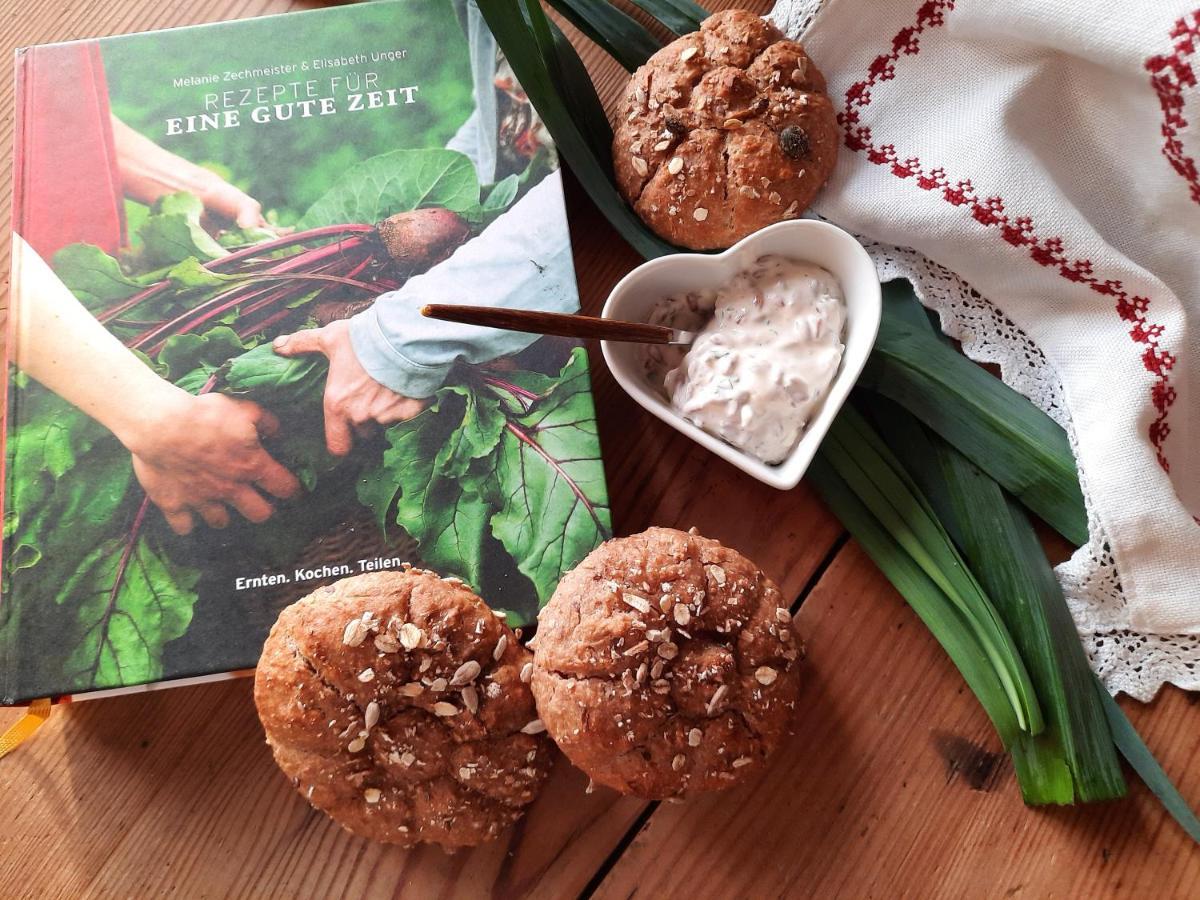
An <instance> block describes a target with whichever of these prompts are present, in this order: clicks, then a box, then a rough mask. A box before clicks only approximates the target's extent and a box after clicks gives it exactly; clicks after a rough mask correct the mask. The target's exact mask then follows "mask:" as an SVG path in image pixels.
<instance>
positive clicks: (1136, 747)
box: [1095, 678, 1200, 844]
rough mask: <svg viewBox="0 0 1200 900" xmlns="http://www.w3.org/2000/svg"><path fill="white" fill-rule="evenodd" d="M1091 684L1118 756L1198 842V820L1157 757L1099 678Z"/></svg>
mask: <svg viewBox="0 0 1200 900" xmlns="http://www.w3.org/2000/svg"><path fill="white" fill-rule="evenodd" d="M1095 685H1096V691H1097V692H1098V693H1099V695H1100V702H1101V703H1102V704H1103V706H1104V712H1105V713H1106V714H1107V715H1108V724H1109V727H1110V728H1111V729H1112V738H1113V741H1114V742H1115V743H1116V745H1117V749H1118V750H1120V751H1121V755H1122V756H1124V757H1125V761H1126V762H1128V763H1129V765H1130V766H1131V767H1132V768H1133V771H1135V772H1137V773H1138V777H1140V778H1141V779H1142V781H1143V782H1145V784H1146V787H1148V788H1150V790H1151V791H1152V792H1153V794H1154V796H1155V797H1157V798H1158V801H1159V802H1160V803H1161V804H1162V805H1163V806H1164V807H1165V808H1166V810H1167V812H1169V813H1170V814H1171V818H1173V819H1174V820H1175V821H1176V822H1178V823H1179V826H1180V827H1181V828H1182V829H1183V830H1184V831H1186V832H1187V833H1188V836H1189V837H1190V838H1191V839H1192V840H1193V841H1195V842H1196V843H1197V844H1200V819H1198V818H1197V817H1196V813H1195V812H1193V811H1192V808H1191V807H1190V806H1188V802H1187V801H1186V800H1184V799H1183V795H1182V794H1180V793H1179V789H1178V788H1176V787H1175V785H1174V784H1172V783H1171V779H1170V778H1168V777H1167V773H1166V772H1164V771H1163V767H1162V766H1160V765H1159V764H1158V760H1157V759H1155V758H1154V754H1153V753H1151V752H1150V748H1149V747H1147V746H1146V742H1145V741H1143V740H1142V736H1141V735H1140V734H1138V733H1137V729H1135V728H1134V727H1133V723H1132V722H1130V721H1129V719H1127V718H1126V717H1125V713H1124V712H1123V711H1122V710H1121V707H1120V706H1118V705H1117V701H1116V700H1114V699H1113V698H1112V696H1111V695H1110V694H1109V693H1108V691H1107V689H1105V687H1104V685H1103V684H1102V683H1101V682H1100V679H1099V678H1096V679H1095Z"/></svg>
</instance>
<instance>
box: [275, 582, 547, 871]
mask: <svg viewBox="0 0 1200 900" xmlns="http://www.w3.org/2000/svg"><path fill="white" fill-rule="evenodd" d="M530 665H531V654H530V653H529V651H528V650H526V649H525V648H524V647H522V646H521V644H520V643H519V641H518V640H517V635H516V634H515V633H514V632H513V630H512V629H511V628H509V627H508V626H507V625H506V624H504V622H503V620H502V619H501V618H500V617H498V616H497V615H496V614H495V613H493V612H492V611H491V610H490V609H489V608H488V607H487V605H486V604H485V603H484V602H483V601H482V600H481V599H480V598H479V597H477V596H476V595H475V594H473V593H472V592H471V591H470V590H468V589H467V588H466V587H465V586H464V585H463V584H462V582H461V581H458V580H457V579H453V578H446V579H443V578H439V577H438V576H437V575H435V574H434V573H432V572H426V571H422V570H419V569H412V568H408V569H405V570H403V571H391V572H376V573H371V574H367V575H357V576H354V577H351V578H344V579H342V580H341V581H338V582H336V583H335V584H332V585H329V586H328V587H323V588H320V589H319V590H317V591H315V592H314V593H312V594H310V595H309V596H307V597H305V598H303V599H302V600H299V601H297V602H296V603H294V604H292V605H291V606H289V607H287V608H286V609H285V610H284V611H283V612H282V613H280V615H279V620H278V621H277V622H276V623H275V626H274V627H273V628H272V629H271V634H270V636H269V637H268V638H267V642H266V646H265V647H264V648H263V653H262V658H261V660H260V661H259V664H258V671H257V673H256V674H255V678H254V702H255V704H256V705H257V707H258V715H259V718H260V719H261V720H262V723H263V728H264V729H265V730H266V734H267V743H268V744H269V745H270V746H271V750H272V752H273V753H274V754H275V761H276V762H277V763H278V764H279V767H280V768H281V769H283V771H284V773H285V774H286V775H288V776H289V777H290V778H291V779H292V783H293V784H294V785H295V787H296V789H297V790H298V791H300V793H301V794H302V795H303V796H304V797H305V798H306V799H307V800H308V801H309V803H311V804H312V805H313V806H315V807H316V808H317V809H319V810H321V811H322V812H325V813H327V814H328V815H329V816H331V817H332V818H333V819H334V820H335V821H336V822H338V823H339V824H340V825H341V826H342V827H343V828H345V829H347V830H348V831H351V832H353V833H355V834H358V835H362V836H363V837H367V838H371V839H372V840H377V841H385V842H388V843H393V844H401V845H404V846H411V845H413V844H416V843H419V842H422V841H429V842H433V843H437V844H441V845H443V846H444V847H446V848H455V847H462V846H469V845H473V844H478V843H480V842H482V841H485V840H488V839H489V838H493V837H495V836H496V835H497V834H499V833H500V831H501V830H502V829H504V828H505V827H507V826H508V825H510V824H512V823H513V822H515V821H516V820H517V819H518V818H520V816H521V814H522V812H523V811H524V809H525V807H526V806H527V805H528V804H529V803H530V802H531V801H532V800H533V798H534V796H535V795H536V794H537V792H538V790H539V789H540V788H541V786H542V783H543V782H544V781H545V778H546V775H547V773H548V771H549V766H550V761H551V758H552V752H553V751H552V747H553V745H552V744H551V743H550V741H549V739H548V738H547V737H546V735H545V734H544V733H543V732H544V726H543V725H542V723H541V722H540V721H539V720H538V718H537V714H536V712H535V709H534V703H533V696H532V694H531V693H530V689H529V685H528V683H527V681H528V679H529V675H530V671H529V669H528V668H527V667H529V666H530ZM523 674H524V680H522V675H523Z"/></svg>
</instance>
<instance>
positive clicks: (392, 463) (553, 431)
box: [359, 348, 612, 603]
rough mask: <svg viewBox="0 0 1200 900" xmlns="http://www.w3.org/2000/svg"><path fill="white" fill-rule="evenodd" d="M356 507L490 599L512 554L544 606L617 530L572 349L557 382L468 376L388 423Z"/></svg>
mask: <svg viewBox="0 0 1200 900" xmlns="http://www.w3.org/2000/svg"><path fill="white" fill-rule="evenodd" d="M386 437H387V441H388V444H389V447H388V449H387V450H386V451H385V452H384V454H383V458H382V460H381V461H380V463H379V465H378V466H377V467H376V468H375V469H373V470H372V471H369V472H367V473H365V474H364V476H363V478H362V479H361V481H360V482H359V499H360V500H361V501H362V502H363V503H364V504H365V505H366V506H368V507H370V508H371V509H372V510H373V511H374V513H375V515H376V517H377V520H378V522H379V524H380V527H381V528H384V529H386V528H388V527H389V526H390V525H392V524H395V525H399V526H400V527H401V528H403V529H404V530H405V531H406V532H408V533H409V534H410V535H412V536H413V537H414V538H416V539H417V541H418V543H419V544H420V548H421V557H422V558H423V559H424V560H425V561H427V562H428V563H429V564H430V565H432V566H434V567H435V568H437V569H438V570H439V571H444V572H450V573H453V574H455V575H458V576H459V577H460V578H462V579H463V580H464V581H466V582H467V583H468V584H471V585H473V586H475V587H477V588H479V589H481V590H483V591H484V592H485V593H488V592H489V588H498V587H499V586H498V585H494V584H490V583H489V580H488V577H487V571H486V565H487V561H488V560H489V559H491V558H495V557H497V556H502V555H505V554H506V555H507V556H509V557H510V558H511V559H512V560H513V561H514V562H515V563H516V566H517V568H518V569H519V571H520V572H521V573H522V574H523V575H524V576H525V577H526V578H528V579H529V581H530V582H532V584H533V587H534V589H535V591H536V595H537V599H538V601H539V603H545V602H546V601H547V600H548V599H549V597H550V595H551V594H552V593H553V591H554V588H555V586H556V585H557V584H558V580H559V578H561V577H562V575H563V573H565V572H566V571H567V570H569V569H570V568H572V567H573V566H574V565H575V564H576V563H578V562H579V561H580V560H581V559H583V557H584V556H585V555H587V553H588V552H589V551H590V550H591V549H592V548H593V547H595V546H596V544H597V543H599V542H600V541H602V540H604V539H606V538H607V537H608V536H609V535H610V533H611V528H612V522H611V516H610V512H609V508H608V498H607V493H606V490H605V486H604V468H603V465H602V464H601V461H600V456H599V452H598V446H599V445H598V442H597V435H596V418H595V409H594V407H593V404H592V397H591V393H590V391H589V382H588V373H587V355H586V354H585V353H584V351H583V349H582V348H576V349H575V350H574V351H573V352H572V353H571V356H570V358H569V359H568V361H567V363H566V365H565V366H563V368H562V370H561V371H560V372H559V373H558V374H557V375H556V376H548V375H541V374H538V373H535V372H506V373H504V374H503V376H500V375H499V374H495V375H491V374H487V373H486V371H485V370H478V369H474V370H473V369H467V368H463V369H462V370H461V371H460V372H459V377H458V378H457V379H456V380H454V381H452V382H451V383H450V384H447V385H446V386H445V387H443V388H442V389H441V390H440V391H438V393H437V395H436V397H435V398H434V400H433V402H432V404H431V405H430V406H429V408H428V409H426V410H425V411H424V412H422V413H421V414H420V415H418V416H416V417H414V418H413V419H411V420H409V421H407V422H401V423H399V424H397V425H393V426H391V427H390V428H389V429H388V430H387V433H386Z"/></svg>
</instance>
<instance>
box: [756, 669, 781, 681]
mask: <svg viewBox="0 0 1200 900" xmlns="http://www.w3.org/2000/svg"><path fill="white" fill-rule="evenodd" d="M778 677H779V673H778V672H776V671H775V670H774V669H772V668H771V667H770V666H759V667H758V668H757V669H755V670H754V680H755V681H757V682H758V683H759V684H761V685H768V684H774V683H775V679H776V678H778Z"/></svg>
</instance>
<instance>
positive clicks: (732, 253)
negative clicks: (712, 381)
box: [601, 219, 882, 490]
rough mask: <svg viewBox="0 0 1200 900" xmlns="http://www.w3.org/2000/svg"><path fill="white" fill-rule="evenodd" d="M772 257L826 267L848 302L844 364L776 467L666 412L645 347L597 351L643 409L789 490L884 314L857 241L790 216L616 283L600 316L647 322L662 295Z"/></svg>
mask: <svg viewBox="0 0 1200 900" xmlns="http://www.w3.org/2000/svg"><path fill="white" fill-rule="evenodd" d="M772 254H773V255H778V256H785V257H787V258H789V259H795V260H800V261H802V262H808V263H813V264H815V265H818V266H821V267H822V268H824V269H827V270H828V271H829V272H830V273H832V274H833V276H834V277H835V278H836V279H837V280H838V283H839V284H840V285H841V287H842V294H843V296H844V297H845V298H846V333H845V336H844V337H845V346H846V349H845V352H844V353H843V354H842V364H841V366H840V367H839V368H838V372H837V375H836V376H835V377H834V380H833V384H831V385H830V386H829V391H828V393H827V394H826V396H825V401H824V402H823V403H822V404H821V406H820V407H819V409H818V410H817V412H816V414H815V415H814V416H813V417H812V419H811V420H809V423H808V427H807V428H806V429H805V431H804V434H803V435H802V436H801V438H800V441H799V443H797V444H796V447H795V449H793V450H792V452H791V454H790V455H789V456H788V457H787V459H785V460H783V461H782V462H779V463H775V464H770V463H765V462H763V461H762V460H760V459H757V458H755V457H753V456H751V455H750V454H748V453H746V452H744V451H742V450H740V449H738V448H737V447H734V446H733V445H732V444H728V443H726V442H725V441H723V440H721V439H720V438H719V437H716V436H714V435H711V434H709V433H708V432H707V431H704V430H703V429H701V428H699V427H697V426H696V425H693V424H692V423H691V422H689V421H688V420H687V419H685V418H684V417H683V416H681V415H680V414H679V413H678V412H676V411H675V410H674V409H672V407H671V404H670V403H669V402H668V400H667V398H666V396H665V394H664V393H663V392H662V389H661V388H660V387H659V386H657V385H655V384H654V383H652V382H651V380H650V375H649V373H648V371H647V367H646V356H645V354H646V347H645V345H642V344H633V343H623V342H618V341H602V342H601V346H602V347H603V350H604V359H605V361H606V362H607V363H608V367H609V369H611V370H612V373H613V377H615V378H616V379H617V383H618V384H620V385H621V387H622V388H624V389H625V391H626V393H628V394H629V395H630V396H631V397H633V399H634V400H636V401H637V402H638V403H640V404H641V405H642V406H643V407H645V408H646V409H647V410H649V411H650V412H651V413H653V414H654V415H656V416H658V418H660V419H662V420H663V421H664V422H666V423H667V424H668V425H670V426H671V427H672V428H675V429H677V430H678V431H682V432H683V433H684V434H686V435H687V436H688V437H690V438H691V439H692V440H694V441H696V442H697V443H698V444H701V445H703V446H704V447H707V448H708V449H709V450H711V451H712V452H713V453H715V454H717V456H720V457H721V458H722V459H725V460H728V461H729V462H731V463H733V464H734V465H735V466H737V467H738V468H739V469H741V470H742V471H744V472H748V473H749V474H751V475H753V476H754V477H755V478H757V479H758V480H759V481H764V482H766V483H767V484H769V485H771V486H772V487H776V488H779V489H780V490H789V489H791V488H794V487H795V486H796V485H797V484H799V482H800V479H801V478H803V477H804V472H805V470H806V469H807V468H808V465H809V463H810V462H812V458H813V456H814V454H816V452H817V447H818V446H819V445H820V443H821V441H822V439H824V437H825V432H827V431H828V430H829V426H830V424H831V423H832V422H833V418H834V416H836V415H837V413H838V410H839V409H841V407H842V404H843V403H844V402H845V400H846V397H847V395H849V393H850V388H851V387H853V386H854V382H855V381H857V380H858V376H859V374H860V373H861V372H862V368H863V365H864V364H865V363H866V361H867V356H868V355H869V354H870V352H871V347H872V346H873V345H874V343H875V336H876V334H878V332H879V317H880V314H881V312H882V300H881V296H880V289H879V276H878V275H877V274H876V272H875V265H874V263H872V262H871V258H870V257H869V256H868V255H867V251H866V250H864V249H863V247H862V245H861V244H860V243H859V242H858V241H857V240H855V239H854V238H853V237H852V236H851V235H849V234H847V233H846V232H845V231H842V229H840V228H838V227H837V226H835V225H830V224H829V223H827V222H821V221H818V220H816V219H793V220H791V221H787V222H779V223H778V224H776V225H771V226H768V227H767V228H764V229H762V230H761V231H756V232H755V233H754V234H752V235H749V236H748V237H745V238H743V239H742V240H740V241H738V242H737V243H736V244H734V245H733V246H732V247H730V248H729V249H728V250H725V251H724V252H722V253H717V254H711V255H710V254H705V253H677V254H673V255H670V256H661V257H659V258H657V259H652V260H650V261H648V262H645V263H643V264H642V265H640V266H638V267H637V268H636V269H634V270H633V271H632V272H630V273H629V274H628V275H626V276H625V277H624V278H622V279H621V280H620V282H618V284H617V286H616V287H615V288H613V290H612V293H611V294H609V295H608V300H607V302H605V304H604V311H603V313H602V315H603V316H604V317H605V318H606V319H622V320H624V321H629V322H645V321H647V319H649V318H650V315H651V313H652V311H653V310H654V308H655V306H657V305H658V304H659V303H660V302H661V301H662V300H664V299H665V298H668V297H682V296H684V295H686V294H687V293H689V292H691V291H706V290H713V289H716V288H719V287H721V286H722V285H725V284H728V283H729V281H730V280H731V279H732V278H733V277H734V276H735V275H736V274H737V273H739V272H741V271H744V270H745V269H748V268H750V266H751V265H752V264H753V263H754V261H755V260H757V259H758V258H759V257H760V256H767V255H772Z"/></svg>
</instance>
